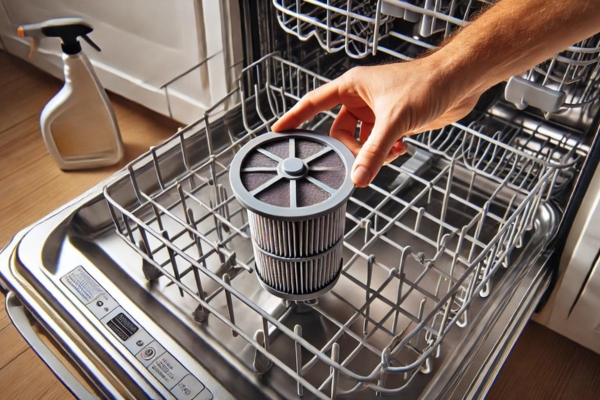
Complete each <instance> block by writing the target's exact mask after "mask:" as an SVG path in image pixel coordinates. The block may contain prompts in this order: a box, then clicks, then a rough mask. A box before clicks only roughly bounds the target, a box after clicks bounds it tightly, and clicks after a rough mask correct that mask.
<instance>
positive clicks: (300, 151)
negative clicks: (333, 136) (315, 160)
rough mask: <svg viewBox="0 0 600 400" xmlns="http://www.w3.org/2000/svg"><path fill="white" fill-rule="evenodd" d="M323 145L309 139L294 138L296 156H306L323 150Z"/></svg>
mask: <svg viewBox="0 0 600 400" xmlns="http://www.w3.org/2000/svg"><path fill="white" fill-rule="evenodd" d="M324 148H325V146H323V145H322V144H319V143H316V142H312V141H310V140H296V157H299V158H307V157H310V156H312V155H313V154H316V153H318V152H319V151H321V150H323V149H324Z"/></svg>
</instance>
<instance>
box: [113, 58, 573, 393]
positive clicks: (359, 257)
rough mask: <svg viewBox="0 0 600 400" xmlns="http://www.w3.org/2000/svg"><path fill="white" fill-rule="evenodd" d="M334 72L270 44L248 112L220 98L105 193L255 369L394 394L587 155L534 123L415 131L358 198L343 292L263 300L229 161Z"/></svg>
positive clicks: (245, 83)
mask: <svg viewBox="0 0 600 400" xmlns="http://www.w3.org/2000/svg"><path fill="white" fill-rule="evenodd" d="M326 81H327V80H326V79H325V78H323V77H321V76H319V75H318V74H315V73H313V72H311V71H309V70H307V69H305V68H302V67H300V66H298V65H296V64H294V63H291V62H289V61H286V60H284V59H282V58H280V57H278V56H277V55H269V56H267V57H265V58H263V59H261V60H259V61H257V62H256V63H254V64H252V65H250V66H248V67H247V68H246V69H245V70H244V72H243V76H242V79H241V80H240V88H239V93H240V94H241V98H242V99H243V100H242V103H241V107H240V108H238V109H234V110H232V111H230V112H228V113H226V114H225V115H224V116H223V115H222V113H219V112H218V106H219V105H217V106H216V107H215V108H214V109H213V110H212V111H209V112H207V114H206V116H205V118H204V120H203V121H200V122H198V123H197V124H195V125H191V126H189V127H188V128H186V129H183V130H181V131H180V132H178V133H177V134H176V135H175V136H174V137H173V138H171V139H170V140H169V141H167V142H166V143H164V144H161V145H159V146H157V147H154V148H152V149H151V150H150V151H149V152H148V153H147V154H146V155H144V156H142V157H141V158H140V159H138V160H136V161H134V162H132V163H131V164H129V165H128V166H127V173H126V174H125V175H124V176H121V177H118V178H116V179H115V180H114V181H112V182H110V183H109V184H108V185H107V186H106V187H105V189H104V194H105V197H106V200H107V202H108V205H109V210H110V212H111V215H112V217H113V220H114V223H115V227H116V230H117V233H118V234H119V235H120V236H121V237H122V238H123V240H125V241H126V242H127V243H128V244H129V245H130V246H131V247H132V248H133V249H135V250H136V251H137V252H138V253H139V254H140V255H141V257H142V258H143V269H144V273H145V275H146V277H147V278H148V279H149V280H154V279H158V278H159V277H163V278H161V279H167V280H168V281H169V282H170V283H169V284H171V285H174V287H175V288H176V289H177V290H178V291H179V293H180V295H181V296H182V297H183V296H185V297H187V298H188V299H192V300H193V301H194V303H195V304H196V305H197V306H196V309H195V311H194V319H195V320H196V321H198V324H199V326H200V327H202V326H209V325H211V324H221V325H223V326H225V327H226V329H228V330H230V331H231V335H232V340H235V341H237V342H240V343H242V347H244V348H245V349H246V350H247V349H251V354H252V356H250V357H249V358H248V356H244V355H243V354H242V353H235V352H234V351H233V350H229V351H231V352H232V354H231V356H233V357H236V358H238V359H239V360H240V361H241V362H242V364H243V365H245V366H246V368H248V369H250V370H251V371H253V372H255V373H258V374H261V375H268V374H269V371H272V370H273V369H277V370H279V371H281V372H282V374H283V375H282V376H285V379H288V380H289V382H295V384H296V385H297V393H298V395H301V394H302V393H303V392H304V391H307V392H310V393H312V394H313V395H314V396H316V397H318V398H335V397H337V396H343V395H351V394H353V393H358V392H361V391H363V390H368V391H370V392H371V394H375V393H381V394H394V393H399V392H402V391H403V390H406V389H407V388H408V387H409V385H410V384H411V382H412V381H413V380H414V379H415V377H417V376H418V375H419V373H423V374H427V373H430V372H431V371H432V370H434V369H435V362H434V360H435V359H436V358H437V357H439V356H440V354H441V353H442V347H443V340H444V338H445V337H446V336H447V334H448V332H450V330H451V329H460V327H465V326H467V325H468V324H469V321H470V306H471V304H472V303H473V302H480V301H483V300H482V298H485V297H487V296H489V295H490V294H491V293H492V292H493V290H494V285H493V278H494V276H496V275H498V274H500V275H501V274H502V270H504V269H505V268H508V267H510V265H511V259H512V258H515V257H517V256H518V254H519V251H520V250H519V249H520V248H521V247H522V245H523V243H524V242H525V241H526V240H527V236H528V231H529V230H530V229H531V228H532V226H533V224H534V222H535V219H536V215H537V212H538V209H539V207H540V206H541V205H542V204H544V203H545V202H546V201H548V199H550V198H551V197H552V196H553V195H554V194H555V193H556V192H557V191H560V190H563V189H564V187H566V185H567V184H568V180H569V178H570V175H569V174H568V173H567V172H566V171H568V170H569V169H571V168H573V166H574V165H575V164H576V163H577V162H578V161H579V160H580V158H581V155H580V154H579V153H580V152H581V150H580V149H579V148H578V146H577V144H578V142H577V141H575V140H574V139H572V138H570V139H569V140H562V141H561V140H560V139H559V140H550V139H548V140H545V141H544V140H540V138H541V137H543V132H541V133H540V132H539V130H538V131H530V130H526V129H525V130H524V129H518V128H515V125H514V124H513V123H511V122H510V121H503V120H501V119H500V118H496V117H493V116H490V115H487V114H486V115H484V116H482V117H479V118H476V119H475V120H474V121H473V122H472V123H471V124H470V125H469V126H463V125H459V124H454V125H452V126H449V127H447V128H444V129H442V130H440V131H434V132H427V133H424V134H421V135H419V136H418V137H415V138H411V139H408V140H407V141H408V143H410V144H411V146H413V147H414V149H415V150H414V151H413V154H412V156H410V157H409V156H405V157H403V158H402V159H400V160H398V161H396V162H394V163H392V164H390V165H387V166H385V167H384V168H383V169H382V172H381V173H380V174H379V176H378V178H377V179H376V180H375V181H374V182H373V183H372V184H371V185H370V186H369V187H368V188H365V189H358V190H356V192H355V194H354V195H353V197H352V198H351V199H350V200H349V203H348V211H347V213H346V231H345V236H344V253H343V259H344V265H343V271H342V275H341V278H340V280H339V282H338V284H337V285H336V287H334V289H333V290H332V291H331V292H329V293H328V294H326V295H325V296H323V297H321V298H319V299H318V301H310V302H304V303H300V302H299V303H290V302H284V303H282V304H283V305H282V307H283V311H282V310H279V311H277V312H275V311H273V310H267V309H265V308H262V307H261V306H260V301H259V300H260V298H262V297H264V296H270V295H268V294H266V292H264V293H255V292H253V293H249V292H248V291H247V289H246V288H245V286H244V285H242V284H240V283H238V282H239V281H240V277H243V276H247V275H248V274H253V273H254V272H253V264H254V257H253V254H252V245H251V240H252V238H251V237H250V233H249V228H248V221H247V217H246V214H245V210H244V209H243V208H242V207H241V205H240V204H239V203H238V202H237V200H236V199H235V197H234V196H233V195H232V192H231V189H230V187H229V179H228V167H229V164H230V162H231V160H232V158H233V155H234V153H235V152H236V151H237V150H238V149H239V148H240V147H241V146H242V145H243V144H244V143H246V142H247V141H248V140H249V139H250V138H252V137H254V136H255V135H259V134H261V133H264V132H267V131H269V130H270V125H271V124H272V123H273V122H275V121H276V119H277V118H278V117H279V116H281V115H282V114H283V113H284V112H285V111H286V110H287V109H289V108H290V107H291V106H292V105H293V104H294V103H295V102H296V101H298V100H299V99H300V98H301V97H302V96H303V95H304V94H306V93H307V92H308V91H310V90H312V89H314V88H315V87H317V86H319V85H320V84H322V83H324V82H326ZM237 94H238V93H232V94H231V96H233V95H237ZM226 100H227V99H224V101H226ZM334 117H335V113H334V112H331V111H330V112H326V113H322V114H320V115H319V116H318V117H317V118H315V120H313V121H311V122H310V123H309V124H308V125H307V126H310V127H311V128H312V129H315V130H326V128H327V127H328V126H329V124H331V122H332V120H333V118H334ZM240 119H241V120H242V121H243V127H240V128H239V129H237V128H236V122H238V121H239V120H240ZM489 121H494V123H495V124H496V127H497V126H500V127H502V126H504V128H496V127H494V128H493V131H497V132H500V134H497V135H492V136H488V134H489V132H487V131H486V130H487V128H486V127H489V126H490V123H489ZM490 129H492V128H490ZM448 130H450V131H452V133H454V134H452V135H449V134H447V133H448ZM502 132H504V133H502ZM536 135H537V136H536ZM540 135H541V136H540ZM532 142H534V143H536V146H538V147H537V148H536V147H535V146H533V147H532V146H531V143H532ZM532 148H533V149H534V150H531V149H532ZM129 199H135V200H134V201H130V200H129ZM219 299H220V301H221V303H219V304H221V305H222V306H221V305H217V303H216V302H217V300H219ZM289 313H302V314H303V315H313V316H315V318H317V319H318V321H320V324H321V325H319V327H318V329H322V330H323V332H322V333H321V334H320V335H317V336H318V338H315V337H314V335H313V337H311V336H310V335H307V331H308V330H311V329H317V328H316V327H315V326H314V325H309V326H303V324H302V323H294V324H292V325H290V324H289V323H288V322H287V319H286V316H288V315H289ZM307 318H308V317H307ZM303 331H304V334H303ZM282 343H283V345H284V347H286V346H287V347H286V349H285V352H284V353H282V352H281V351H282V350H281V347H282ZM244 354H245V353H244ZM289 354H291V356H289ZM314 371H321V373H315V372H314ZM363 394H364V392H363ZM360 396H362V395H359V398H363V397H360Z"/></svg>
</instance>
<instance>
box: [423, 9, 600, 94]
mask: <svg viewBox="0 0 600 400" xmlns="http://www.w3.org/2000/svg"><path fill="white" fill-rule="evenodd" d="M598 31H600V1H598V0H501V1H500V2H498V3H497V4H496V5H495V6H493V7H491V8H490V9H489V10H487V11H486V12H484V13H483V14H482V15H481V16H480V17H479V18H478V19H477V20H476V21H474V22H472V23H471V24H469V25H468V26H467V27H465V28H464V29H462V30H461V31H460V32H459V33H458V34H457V35H456V36H455V37H453V38H452V39H451V40H450V41H449V42H448V43H447V44H445V45H444V46H443V47H442V48H441V49H440V50H439V51H437V52H436V53H434V54H433V55H432V56H430V57H433V58H435V59H437V60H439V62H440V63H441V64H442V65H444V67H445V68H447V69H448V70H449V71H450V72H449V73H451V74H453V75H454V76H456V77H457V78H456V79H459V80H461V81H462V82H461V87H462V88H461V89H462V90H467V91H469V92H480V93H481V92H482V91H484V90H486V89H488V88H489V87H491V86H493V85H495V84H497V83H499V82H501V81H503V80H506V79H508V78H510V77H511V76H513V75H518V74H521V73H522V72H524V71H526V70H527V69H529V68H532V67H533V66H535V65H536V64H539V63H540V62H542V61H544V60H546V59H548V58H551V57H553V56H554V55H555V54H556V53H558V52H560V51H561V50H564V49H565V48H567V47H568V46H571V45H573V44H574V43H576V42H578V41H581V40H583V39H585V38H587V37H589V36H592V35H593V34H595V33H597V32H598Z"/></svg>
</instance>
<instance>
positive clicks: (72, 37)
mask: <svg viewBox="0 0 600 400" xmlns="http://www.w3.org/2000/svg"><path fill="white" fill-rule="evenodd" d="M93 30H94V29H93V28H92V26H91V25H90V24H88V23H87V22H85V21H84V20H83V19H81V18H57V19H51V20H48V21H45V22H41V23H39V24H28V25H21V26H19V28H18V29H17V34H18V35H19V36H20V37H29V38H31V48H30V51H29V57H30V58H31V56H32V55H33V53H34V52H35V50H36V49H37V46H38V44H39V41H40V40H41V39H43V38H45V37H59V38H61V40H62V43H61V46H62V50H63V52H64V53H66V54H77V53H79V52H81V44H79V40H77V38H78V37H80V36H81V38H82V39H83V40H85V41H86V42H87V43H88V44H89V45H90V46H92V47H93V48H94V49H95V50H97V51H100V47H98V45H96V43H94V42H92V40H91V39H90V38H89V37H88V36H87V35H88V33H90V32H92V31H93Z"/></svg>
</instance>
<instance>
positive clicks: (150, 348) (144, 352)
mask: <svg viewBox="0 0 600 400" xmlns="http://www.w3.org/2000/svg"><path fill="white" fill-rule="evenodd" d="M164 352H165V349H164V348H163V347H162V346H161V345H160V344H159V343H158V342H155V341H152V342H150V343H148V344H147V345H146V347H144V348H143V349H141V350H140V352H139V353H137V354H136V355H135V358H137V359H138V360H139V361H140V362H141V363H142V364H144V367H146V368H148V367H149V366H150V364H152V362H154V360H155V359H156V357H158V356H161V355H162V354H163V353H164Z"/></svg>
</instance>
